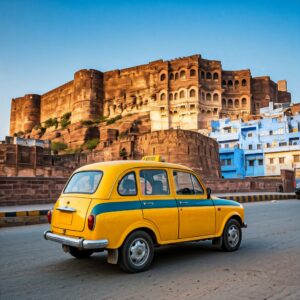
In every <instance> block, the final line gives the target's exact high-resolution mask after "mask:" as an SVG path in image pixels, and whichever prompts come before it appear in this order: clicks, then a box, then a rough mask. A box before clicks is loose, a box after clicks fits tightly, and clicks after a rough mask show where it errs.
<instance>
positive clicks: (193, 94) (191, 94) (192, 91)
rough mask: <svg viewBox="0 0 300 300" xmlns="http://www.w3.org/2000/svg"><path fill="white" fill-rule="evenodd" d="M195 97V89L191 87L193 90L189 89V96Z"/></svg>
mask: <svg viewBox="0 0 300 300" xmlns="http://www.w3.org/2000/svg"><path fill="white" fill-rule="evenodd" d="M194 97H196V91H195V90H194V89H193V90H190V98H194Z"/></svg>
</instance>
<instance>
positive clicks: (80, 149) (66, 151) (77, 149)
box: [65, 147, 82, 154]
mask: <svg viewBox="0 0 300 300" xmlns="http://www.w3.org/2000/svg"><path fill="white" fill-rule="evenodd" d="M81 151H82V148H81V147H77V148H73V149H66V150H65V153H66V154H74V153H80V152H81Z"/></svg>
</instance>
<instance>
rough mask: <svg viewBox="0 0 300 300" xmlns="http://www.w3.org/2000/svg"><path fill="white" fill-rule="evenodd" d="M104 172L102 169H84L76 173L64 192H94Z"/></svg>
mask: <svg viewBox="0 0 300 300" xmlns="http://www.w3.org/2000/svg"><path fill="white" fill-rule="evenodd" d="M102 176H103V173H102V172H101V171H83V172H78V173H75V174H74V175H73V176H72V177H71V179H70V180H69V182H68V184H67V186H66V187H65V189H64V194H70V193H76V194H93V193H95V191H96V189H97V187H98V185H99V183H100V181H101V179H102Z"/></svg>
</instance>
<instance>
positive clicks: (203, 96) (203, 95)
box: [201, 92, 205, 100]
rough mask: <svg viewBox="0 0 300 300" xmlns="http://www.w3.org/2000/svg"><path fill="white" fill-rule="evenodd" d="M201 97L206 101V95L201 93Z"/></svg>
mask: <svg viewBox="0 0 300 300" xmlns="http://www.w3.org/2000/svg"><path fill="white" fill-rule="evenodd" d="M201 96H202V100H205V94H204V93H203V92H202V93H201Z"/></svg>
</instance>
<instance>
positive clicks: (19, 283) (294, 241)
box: [0, 200, 300, 300]
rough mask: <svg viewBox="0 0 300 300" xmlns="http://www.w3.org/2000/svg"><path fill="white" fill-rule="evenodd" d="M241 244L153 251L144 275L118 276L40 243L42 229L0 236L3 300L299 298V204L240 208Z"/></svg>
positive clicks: (99, 257)
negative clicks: (242, 211) (245, 226)
mask: <svg viewBox="0 0 300 300" xmlns="http://www.w3.org/2000/svg"><path fill="white" fill-rule="evenodd" d="M245 211H246V221H247V223H248V225H249V228H248V229H245V230H244V231H243V232H244V240H243V242H242V245H241V248H240V250H239V251H237V252H234V253H224V252H221V251H219V250H217V249H215V248H214V247H212V246H211V244H210V243H209V242H200V243H190V244H184V245H177V246H173V247H163V248H160V249H157V251H156V254H155V261H154V264H153V267H152V269H151V270H149V271H147V272H144V273H140V274H125V273H122V272H121V271H120V270H119V269H118V267H117V266H113V265H108V264H106V262H105V257H104V254H94V255H93V256H92V257H91V258H90V259H87V260H80V261H79V260H76V259H74V258H72V257H70V256H69V255H68V254H65V253H63V252H62V250H61V248H60V245H59V244H56V243H52V242H48V241H44V240H43V238H42V232H43V231H44V230H45V229H46V228H47V226H46V225H33V226H24V227H18V228H16V227H15V228H5V229H1V230H0V241H1V246H0V260H1V261H0V298H1V300H4V299H51V300H53V299H72V300H74V299H200V298H201V299H242V298H243V299H300V289H299V287H300V201H299V200H298V201H297V200H286V201H277V202H263V203H249V204H245Z"/></svg>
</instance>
